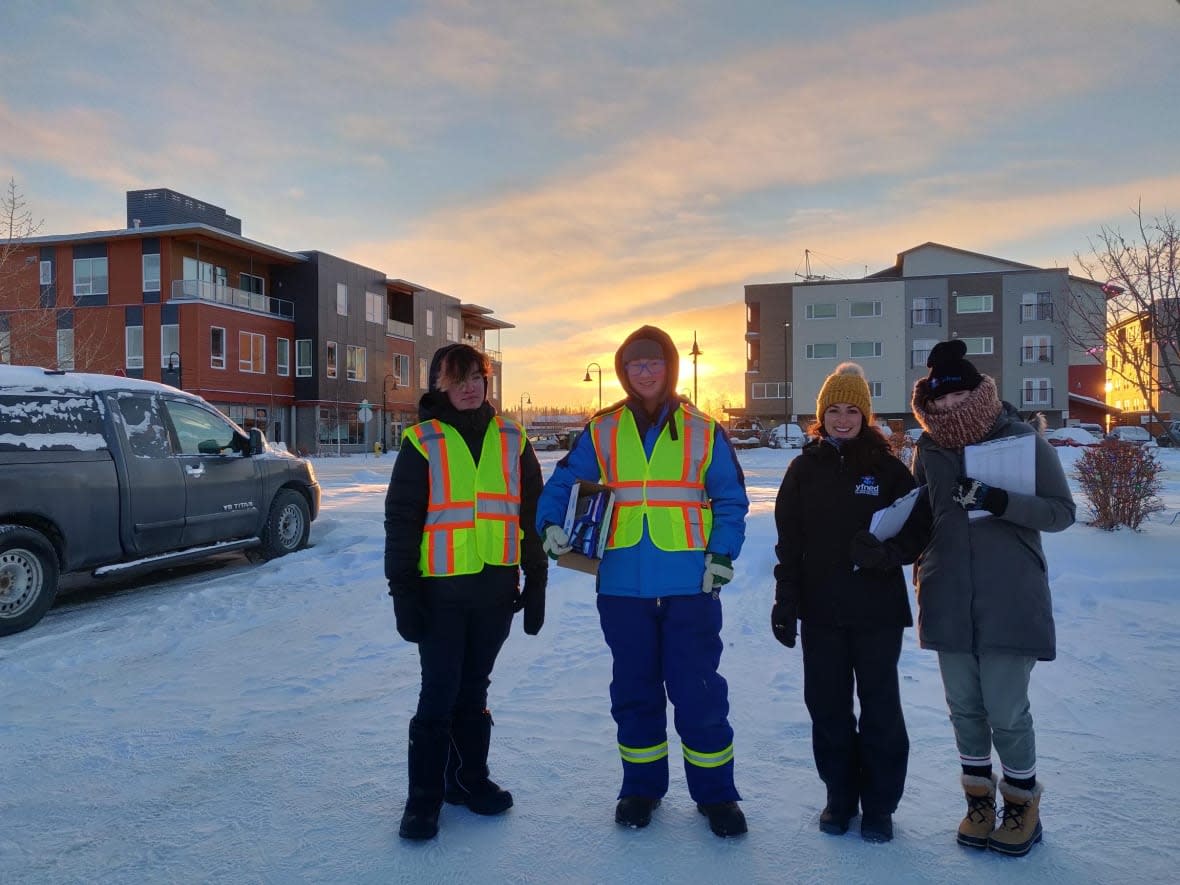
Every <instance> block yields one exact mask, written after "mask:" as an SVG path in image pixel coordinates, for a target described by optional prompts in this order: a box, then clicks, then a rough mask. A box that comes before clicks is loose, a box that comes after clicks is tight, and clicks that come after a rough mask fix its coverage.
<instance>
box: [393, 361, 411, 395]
mask: <svg viewBox="0 0 1180 885" xmlns="http://www.w3.org/2000/svg"><path fill="white" fill-rule="evenodd" d="M393 377H394V379H395V380H396V381H397V386H398V387H409V386H410V358H409V356H407V355H406V354H404V353H395V354H394V355H393Z"/></svg>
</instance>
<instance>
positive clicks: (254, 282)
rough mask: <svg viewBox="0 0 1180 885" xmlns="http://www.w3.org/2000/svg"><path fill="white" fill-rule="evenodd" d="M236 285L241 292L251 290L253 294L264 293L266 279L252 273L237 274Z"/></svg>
mask: <svg viewBox="0 0 1180 885" xmlns="http://www.w3.org/2000/svg"><path fill="white" fill-rule="evenodd" d="M238 286H239V287H241V290H242V291H243V292H252V293H253V294H255V295H265V294H266V280H265V279H264V278H263V277H260V276H255V275H254V274H252V273H242V274H238Z"/></svg>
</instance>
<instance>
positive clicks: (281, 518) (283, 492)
mask: <svg viewBox="0 0 1180 885" xmlns="http://www.w3.org/2000/svg"><path fill="white" fill-rule="evenodd" d="M310 533H311V511H309V510H308V509H307V502H306V501H305V500H303V496H302V495H301V494H299V493H298V492H296V491H294V490H292V489H279V492H278V494H276V495H275V499H274V501H273V502H272V503H271V505H270V513H269V514H268V515H267V517H266V528H264V529H263V531H262V549H261V552H262V555H263V556H265V557H266V558H267V559H274V558H275V557H276V556H284V555H286V554H287V553H294V552H295V551H296V550H298V549H300V548H301V547H305V546H306V545H307V536H308V535H309V534H310Z"/></svg>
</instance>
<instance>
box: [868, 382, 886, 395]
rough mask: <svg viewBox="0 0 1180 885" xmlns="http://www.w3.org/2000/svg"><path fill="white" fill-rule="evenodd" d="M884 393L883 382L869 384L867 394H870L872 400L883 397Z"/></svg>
mask: <svg viewBox="0 0 1180 885" xmlns="http://www.w3.org/2000/svg"><path fill="white" fill-rule="evenodd" d="M884 391H885V382H883V381H870V382H869V393H871V394H872V396H873V399H880V398H881V397H883V396H884V395H885V392H884Z"/></svg>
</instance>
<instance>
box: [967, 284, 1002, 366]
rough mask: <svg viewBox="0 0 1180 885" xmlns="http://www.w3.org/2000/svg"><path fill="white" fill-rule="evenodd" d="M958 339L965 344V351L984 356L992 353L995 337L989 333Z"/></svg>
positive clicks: (972, 354) (971, 354)
mask: <svg viewBox="0 0 1180 885" xmlns="http://www.w3.org/2000/svg"><path fill="white" fill-rule="evenodd" d="M987 297H990V296H987ZM959 340H960V341H962V342H963V343H964V344H966V345H967V353H968V354H969V355H970V356H986V355H987V354H990V353H993V352H994V351H993V348H994V347H995V342H996V339H994V338H992V337H991V336H990V335H989V336H987V337H985V338H961V339H959Z"/></svg>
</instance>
